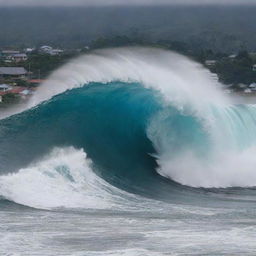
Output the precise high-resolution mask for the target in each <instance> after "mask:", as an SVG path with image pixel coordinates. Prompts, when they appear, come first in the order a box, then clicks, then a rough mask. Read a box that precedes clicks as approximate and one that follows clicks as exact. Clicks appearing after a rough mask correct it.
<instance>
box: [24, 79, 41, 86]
mask: <svg viewBox="0 0 256 256" xmlns="http://www.w3.org/2000/svg"><path fill="white" fill-rule="evenodd" d="M44 81H45V80H44V79H31V80H29V81H28V82H29V83H30V85H32V86H38V85H40V84H41V83H43V82H44Z"/></svg>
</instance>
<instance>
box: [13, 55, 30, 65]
mask: <svg viewBox="0 0 256 256" xmlns="http://www.w3.org/2000/svg"><path fill="white" fill-rule="evenodd" d="M11 60H12V61H14V62H16V63H18V62H21V61H27V60H28V56H27V54H25V53H17V54H13V55H12V56H11Z"/></svg>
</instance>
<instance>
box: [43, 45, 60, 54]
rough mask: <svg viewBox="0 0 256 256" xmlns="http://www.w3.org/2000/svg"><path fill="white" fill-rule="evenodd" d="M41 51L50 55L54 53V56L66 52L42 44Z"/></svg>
mask: <svg viewBox="0 0 256 256" xmlns="http://www.w3.org/2000/svg"><path fill="white" fill-rule="evenodd" d="M39 51H40V52H41V53H44V54H49V55H52V56H55V55H60V54H62V53H63V52H64V51H63V50H61V49H53V48H52V47H51V46H48V45H44V46H41V47H40V49H39Z"/></svg>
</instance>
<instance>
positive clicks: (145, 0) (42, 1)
mask: <svg viewBox="0 0 256 256" xmlns="http://www.w3.org/2000/svg"><path fill="white" fill-rule="evenodd" d="M161 4H170V5H174V4H175V5H176V4H182V5H184V4H190V5H194V4H207V5H209V4H222V5H226V4H230V5H232V4H233V5H239V4H240V5H248V4H256V0H0V6H100V5H161Z"/></svg>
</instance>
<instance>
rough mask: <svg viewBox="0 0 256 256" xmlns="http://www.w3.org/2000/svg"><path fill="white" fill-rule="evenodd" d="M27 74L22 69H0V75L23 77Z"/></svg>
mask: <svg viewBox="0 0 256 256" xmlns="http://www.w3.org/2000/svg"><path fill="white" fill-rule="evenodd" d="M26 73H27V71H26V69H25V68H22V67H0V75H25V74H26Z"/></svg>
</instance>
